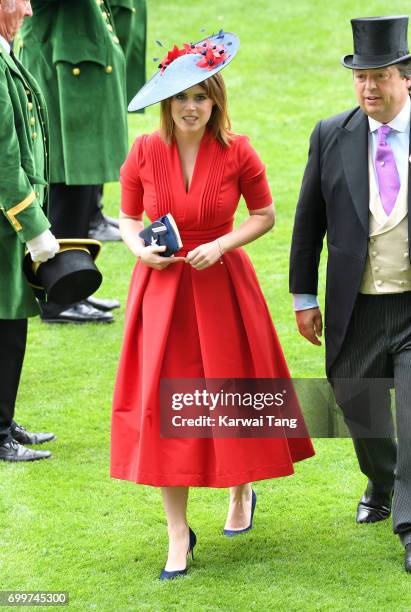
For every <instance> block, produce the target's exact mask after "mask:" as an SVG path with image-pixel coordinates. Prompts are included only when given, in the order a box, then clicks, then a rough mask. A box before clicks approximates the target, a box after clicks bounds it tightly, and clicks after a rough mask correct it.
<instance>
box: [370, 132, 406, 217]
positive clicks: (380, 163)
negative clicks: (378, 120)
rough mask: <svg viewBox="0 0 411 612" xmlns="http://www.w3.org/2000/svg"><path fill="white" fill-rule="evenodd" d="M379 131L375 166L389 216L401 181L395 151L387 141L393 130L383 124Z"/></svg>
mask: <svg viewBox="0 0 411 612" xmlns="http://www.w3.org/2000/svg"><path fill="white" fill-rule="evenodd" d="M377 131H378V146H377V152H376V155H375V168H376V171H377V178H378V186H379V188H380V196H381V202H382V206H383V208H384V210H385V213H386V215H387V216H389V215H390V214H391V212H392V209H393V208H394V205H395V201H396V199H397V196H398V192H399V190H400V186H401V183H400V177H399V174H398V169H397V164H396V163H395V158H394V153H393V152H392V149H391V147H390V145H389V144H388V142H387V136H388V134H389V133H390V132H391V128H390V127H389V126H388V125H382V126H381V127H379V128H378V130H377Z"/></svg>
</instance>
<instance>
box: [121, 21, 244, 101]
mask: <svg viewBox="0 0 411 612" xmlns="http://www.w3.org/2000/svg"><path fill="white" fill-rule="evenodd" d="M239 47H240V40H239V38H238V36H236V35H235V34H233V33H232V32H223V30H220V32H219V33H218V34H215V35H213V36H209V37H208V38H204V39H203V40H200V41H199V42H197V43H194V44H187V43H186V44H184V46H183V48H181V49H179V48H178V47H177V46H176V45H174V48H173V49H172V50H171V51H169V52H168V54H167V55H166V56H165V58H164V59H163V61H162V62H161V63H160V66H159V70H158V72H156V74H155V75H154V76H152V77H151V79H150V80H149V81H147V83H146V84H145V85H143V87H142V88H141V89H140V91H139V92H138V93H137V94H136V95H135V96H134V98H133V99H132V100H131V102H130V104H129V106H128V110H129V111H130V112H132V111H138V110H141V109H142V108H145V107H146V106H151V105H152V104H156V103H157V102H161V100H165V99H166V98H171V96H175V95H176V94H178V93H180V91H184V90H185V89H189V88H190V87H193V86H194V85H198V83H201V82H202V81H205V80H206V79H208V78H210V77H211V76H213V75H214V74H216V73H217V72H220V70H222V69H223V68H225V66H227V65H228V64H229V63H230V62H231V60H232V59H234V57H235V55H236V54H237V52H238V49H239Z"/></svg>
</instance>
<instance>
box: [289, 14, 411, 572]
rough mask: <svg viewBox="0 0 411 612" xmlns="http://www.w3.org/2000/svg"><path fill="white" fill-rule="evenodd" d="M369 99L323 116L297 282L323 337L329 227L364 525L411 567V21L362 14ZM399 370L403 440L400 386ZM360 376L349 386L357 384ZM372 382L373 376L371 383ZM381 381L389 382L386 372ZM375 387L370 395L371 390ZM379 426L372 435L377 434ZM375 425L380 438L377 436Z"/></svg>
mask: <svg viewBox="0 0 411 612" xmlns="http://www.w3.org/2000/svg"><path fill="white" fill-rule="evenodd" d="M351 24H352V30H353V37H354V54H353V55H347V56H345V57H344V58H343V59H342V63H343V65H344V66H345V67H346V68H349V69H351V70H352V72H353V83H354V89H355V93H356V96H357V99H358V103H359V107H357V108H354V109H351V110H349V111H346V112H344V113H341V114H339V115H336V116H334V117H331V118H329V119H326V120H324V121H320V122H319V123H318V124H317V126H316V127H315V129H314V131H313V133H312V136H311V142H310V150H309V157H308V163H307V167H306V169H305V173H304V178H303V182H302V187H301V192H300V197H299V201H298V205H297V212H296V217H295V225H294V232H293V240H292V247H291V268H290V290H291V292H292V293H293V294H294V307H295V311H296V320H297V326H298V329H299V331H300V333H301V334H302V335H303V336H305V338H307V340H309V341H310V342H312V343H313V344H315V345H319V344H320V340H319V336H321V334H322V316H321V311H320V309H319V307H318V302H317V298H316V295H317V282H318V264H319V260H320V253H321V249H322V245H323V239H324V235H325V233H327V245H328V267H327V286H326V303H325V323H326V325H325V340H326V368H327V376H328V377H329V379H330V380H331V382H332V384H333V387H334V392H335V395H336V399H337V402H338V403H339V405H340V407H341V408H342V410H343V413H344V417H345V420H346V423H347V425H348V427H349V429H350V432H351V435H352V437H353V442H354V447H355V451H356V454H357V458H358V462H359V465H360V469H361V471H362V472H363V473H364V474H365V475H366V476H367V478H368V484H367V487H366V490H365V493H364V495H363V497H362V498H361V500H360V503H359V505H358V510H357V522H358V523H373V522H376V521H380V520H383V519H386V518H387V517H388V516H389V515H390V512H391V497H392V493H394V498H393V509H392V511H393V527H394V532H395V533H396V534H398V535H399V536H400V538H401V541H402V543H403V545H404V547H405V567H406V570H407V571H408V572H409V571H411V446H410V443H409V439H410V438H411V416H410V414H411V413H410V405H411V387H410V385H409V381H410V379H411V351H410V347H411V318H410V312H411V265H410V242H409V235H410V223H411V221H410V216H409V215H408V209H409V204H410V203H411V187H410V185H411V184H410V183H409V178H408V168H409V160H410V159H411V157H410V112H411V111H410V109H411V105H410V98H409V88H410V87H411V62H410V59H411V55H410V54H409V51H408V44H407V27H408V18H407V17H403V16H398V17H372V18H365V19H353V20H352V22H351ZM392 378H393V379H394V383H395V391H396V411H397V429H398V449H397V444H396V442H395V438H394V426H393V420H392V416H391V411H390V404H391V402H390V390H389V387H390V384H389V382H387V384H386V385H385V386H381V385H379V386H375V385H374V386H371V388H370V387H367V386H366V387H361V385H363V384H364V379H392ZM347 381H348V385H347ZM361 381H362V382H361ZM380 382H381V380H380ZM364 389H365V392H364ZM370 432H372V433H370ZM367 434H368V435H367Z"/></svg>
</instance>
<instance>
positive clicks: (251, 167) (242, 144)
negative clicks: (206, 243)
mask: <svg viewBox="0 0 411 612" xmlns="http://www.w3.org/2000/svg"><path fill="white" fill-rule="evenodd" d="M236 145H237V155H238V164H239V171H240V176H239V181H240V191H241V194H242V196H243V197H244V200H245V201H246V204H247V208H248V209H249V210H257V209H259V208H264V207H265V206H269V205H270V204H271V203H272V201H273V198H272V195H271V191H270V187H269V185H268V181H267V176H266V173H265V166H264V164H263V162H262V161H261V159H260V158H259V156H258V155H257V153H256V151H255V150H254V149H253V147H252V146H251V144H250V141H249V139H248V138H247V136H239V137H238V140H237V143H236Z"/></svg>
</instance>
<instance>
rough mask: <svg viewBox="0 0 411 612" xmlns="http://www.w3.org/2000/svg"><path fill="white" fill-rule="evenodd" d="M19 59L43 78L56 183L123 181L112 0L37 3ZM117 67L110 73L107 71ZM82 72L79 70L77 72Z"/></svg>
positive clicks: (121, 94) (120, 86)
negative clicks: (111, 13)
mask: <svg viewBox="0 0 411 612" xmlns="http://www.w3.org/2000/svg"><path fill="white" fill-rule="evenodd" d="M31 4H32V7H33V17H31V18H30V19H26V20H25V21H24V24H23V26H22V28H21V37H22V39H23V42H24V47H23V49H21V51H20V58H21V61H22V62H23V63H24V65H25V66H27V68H28V69H29V70H31V71H32V73H33V75H34V76H35V78H36V79H37V81H38V82H39V84H40V86H41V88H42V90H43V92H44V95H45V97H46V102H47V110H48V114H49V119H50V140H49V143H50V156H49V159H50V182H51V183H66V184H67V185H99V184H102V183H106V182H109V181H117V180H118V179H119V174H120V167H121V164H122V163H123V161H124V159H125V157H126V155H127V150H128V139H127V101H126V92H125V60H124V55H123V52H122V50H121V47H120V46H119V45H116V44H115V43H114V41H113V33H114V34H115V26H114V23H113V22H111V25H112V26H113V33H110V32H109V31H108V30H107V21H106V20H105V19H104V17H103V14H102V13H103V12H106V13H107V15H108V17H109V18H110V6H109V4H108V2H107V1H102V2H96V0H70V1H68V0H67V1H66V0H53V1H51V0H32V2H31ZM107 66H111V67H112V74H110V78H107V72H106V68H107ZM76 69H78V70H79V71H80V74H77V76H76V74H75V71H76Z"/></svg>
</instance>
